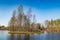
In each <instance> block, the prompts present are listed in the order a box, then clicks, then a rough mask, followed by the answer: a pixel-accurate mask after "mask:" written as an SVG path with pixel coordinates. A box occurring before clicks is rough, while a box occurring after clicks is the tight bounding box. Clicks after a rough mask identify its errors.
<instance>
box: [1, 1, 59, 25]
mask: <svg viewBox="0 0 60 40" xmlns="http://www.w3.org/2000/svg"><path fill="white" fill-rule="evenodd" d="M20 4H22V5H23V7H24V8H23V9H24V12H25V13H26V11H27V9H28V8H31V9H32V12H31V14H32V15H34V14H35V16H36V19H35V20H36V23H44V22H45V20H51V19H59V18H60V1H59V0H0V25H5V26H7V25H8V22H9V20H10V18H11V17H12V13H13V11H14V10H16V9H17V8H18V6H19V5H20Z"/></svg>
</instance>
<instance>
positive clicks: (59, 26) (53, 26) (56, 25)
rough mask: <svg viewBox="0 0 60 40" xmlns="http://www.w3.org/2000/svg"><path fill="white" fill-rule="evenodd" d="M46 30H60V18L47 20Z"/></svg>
mask: <svg viewBox="0 0 60 40" xmlns="http://www.w3.org/2000/svg"><path fill="white" fill-rule="evenodd" d="M45 24H46V30H47V31H49V32H60V19H56V20H50V21H48V20H46V23H45Z"/></svg>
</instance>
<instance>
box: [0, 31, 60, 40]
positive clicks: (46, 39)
mask: <svg viewBox="0 0 60 40" xmlns="http://www.w3.org/2000/svg"><path fill="white" fill-rule="evenodd" d="M0 40H60V33H53V34H52V33H43V34H30V35H28V34H8V31H0Z"/></svg>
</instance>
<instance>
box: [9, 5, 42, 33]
mask: <svg viewBox="0 0 60 40" xmlns="http://www.w3.org/2000/svg"><path fill="white" fill-rule="evenodd" d="M31 11H32V10H31V8H29V9H28V11H27V13H26V14H25V13H24V12H23V6H22V5H20V6H19V7H18V9H17V10H15V11H13V15H12V17H11V19H10V21H9V23H8V27H9V30H10V31H36V32H37V31H41V30H42V27H41V24H40V23H35V15H34V16H33V15H32V14H31ZM32 16H33V20H32ZM31 20H32V21H33V22H31Z"/></svg>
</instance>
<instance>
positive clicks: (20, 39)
mask: <svg viewBox="0 0 60 40" xmlns="http://www.w3.org/2000/svg"><path fill="white" fill-rule="evenodd" d="M8 40H30V35H27V34H21V35H19V34H15V35H14V34H12V35H10V37H9V39H8Z"/></svg>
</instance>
